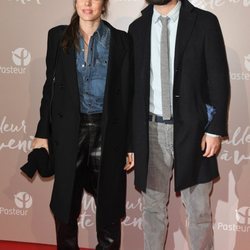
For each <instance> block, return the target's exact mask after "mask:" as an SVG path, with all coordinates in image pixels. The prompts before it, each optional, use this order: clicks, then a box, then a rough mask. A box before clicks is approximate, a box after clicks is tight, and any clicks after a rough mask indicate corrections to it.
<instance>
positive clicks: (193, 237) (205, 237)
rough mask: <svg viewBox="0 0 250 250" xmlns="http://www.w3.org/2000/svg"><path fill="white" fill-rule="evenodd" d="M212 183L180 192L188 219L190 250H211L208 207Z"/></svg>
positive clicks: (211, 233)
mask: <svg viewBox="0 0 250 250" xmlns="http://www.w3.org/2000/svg"><path fill="white" fill-rule="evenodd" d="M212 185H213V184H212V182H208V183H204V184H198V185H195V186H193V187H190V188H187V189H184V190H182V191H181V197H182V202H183V204H184V205H185V208H186V213H187V217H188V233H189V246H190V250H212V249H214V248H213V227H212V215H211V214H212V212H211V206H210V193H211V190H212Z"/></svg>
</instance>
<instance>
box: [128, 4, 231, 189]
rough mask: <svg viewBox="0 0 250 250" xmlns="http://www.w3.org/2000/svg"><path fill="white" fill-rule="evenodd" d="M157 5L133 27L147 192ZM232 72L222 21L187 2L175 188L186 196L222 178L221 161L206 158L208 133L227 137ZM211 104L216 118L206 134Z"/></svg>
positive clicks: (137, 128) (177, 76)
mask: <svg viewBox="0 0 250 250" xmlns="http://www.w3.org/2000/svg"><path fill="white" fill-rule="evenodd" d="M152 14H153V6H152V5H149V6H147V7H146V8H145V9H144V10H143V11H142V16H141V17H139V18H138V19H137V20H135V21H134V22H133V23H132V24H131V25H130V27H129V33H130V34H131V36H132V40H133V51H134V64H135V67H134V69H135V74H134V75H135V76H134V79H135V82H134V84H135V87H134V88H135V90H134V92H135V94H134V104H133V110H134V113H133V124H134V125H133V138H134V152H135V185H136V187H137V188H138V189H139V190H143V191H145V188H146V182H147V171H148V152H149V145H148V114H149V91H150V33H151V20H152ZM228 100H229V73H228V65H227V59H226V53H225V47H224V41H223V37H222V33H221V29H220V26H219V23H218V20H217V18H216V17H215V16H214V15H213V14H211V13H209V12H207V11H203V10H200V9H197V8H195V7H194V6H193V5H191V4H190V3H189V2H188V1H187V0H183V1H182V6H181V10H180V16H179V23H178V28H177V37H176V47H175V58H174V90H173V116H174V157H175V161H174V165H175V172H174V173H175V189H176V191H180V190H182V189H184V188H187V187H190V186H193V185H195V184H198V183H205V182H208V181H210V180H212V179H214V178H216V177H218V175H219V173H218V167H217V161H216V157H215V156H214V157H211V158H204V157H202V151H201V139H202V136H203V135H204V132H208V133H212V134H216V135H221V136H227V109H228ZM206 104H210V105H212V106H214V107H215V109H216V114H215V116H214V118H213V120H212V122H211V123H210V125H209V126H208V127H207V129H206V131H205V129H204V128H205V126H206V123H207V119H208V118H207V112H206V107H205V105H206Z"/></svg>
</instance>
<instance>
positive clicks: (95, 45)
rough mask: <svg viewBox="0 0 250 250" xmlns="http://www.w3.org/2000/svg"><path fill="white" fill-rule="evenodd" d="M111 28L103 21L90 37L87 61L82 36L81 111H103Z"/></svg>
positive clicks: (79, 59) (78, 61) (78, 58)
mask: <svg viewBox="0 0 250 250" xmlns="http://www.w3.org/2000/svg"><path fill="white" fill-rule="evenodd" d="M109 43H110V29H109V28H108V27H107V26H106V25H105V24H104V22H103V21H101V23H100V25H99V27H98V29H97V30H96V32H95V33H94V34H93V36H92V37H91V39H90V42H89V46H88V56H87V62H85V61H84V40H83V37H82V36H80V39H79V47H80V50H79V51H77V52H76V67H77V79H78V88H79V94H80V112H81V113H85V114H94V113H102V110H103V99H104V91H105V85H106V77H107V68H108V57H109Z"/></svg>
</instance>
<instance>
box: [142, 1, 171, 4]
mask: <svg viewBox="0 0 250 250" xmlns="http://www.w3.org/2000/svg"><path fill="white" fill-rule="evenodd" d="M170 1H171V0H146V2H147V3H149V4H154V5H165V4H167V3H169V2H170Z"/></svg>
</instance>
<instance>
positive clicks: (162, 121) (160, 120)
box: [148, 114, 174, 124]
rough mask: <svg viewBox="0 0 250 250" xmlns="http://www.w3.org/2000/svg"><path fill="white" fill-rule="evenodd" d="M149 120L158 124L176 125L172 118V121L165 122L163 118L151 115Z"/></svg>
mask: <svg viewBox="0 0 250 250" xmlns="http://www.w3.org/2000/svg"><path fill="white" fill-rule="evenodd" d="M148 120H149V121H151V122H158V123H165V124H174V119H173V118H171V119H170V120H163V117H162V116H159V115H155V114H149V117H148Z"/></svg>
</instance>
